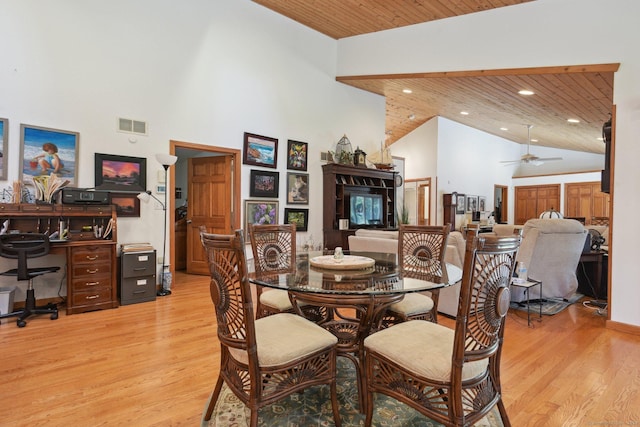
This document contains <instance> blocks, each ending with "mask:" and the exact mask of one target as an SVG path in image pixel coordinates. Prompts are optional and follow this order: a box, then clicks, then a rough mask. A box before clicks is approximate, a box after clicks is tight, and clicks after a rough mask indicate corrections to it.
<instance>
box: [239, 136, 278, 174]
mask: <svg viewBox="0 0 640 427" xmlns="http://www.w3.org/2000/svg"><path fill="white" fill-rule="evenodd" d="M243 148H244V150H243V157H242V163H244V164H245V165H254V166H264V167H266V168H273V169H276V168H277V166H278V140H277V139H276V138H269V137H268V136H261V135H255V134H253V133H248V132H245V133H244V147H243Z"/></svg>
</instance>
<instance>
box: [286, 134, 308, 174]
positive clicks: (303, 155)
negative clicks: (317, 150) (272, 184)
mask: <svg viewBox="0 0 640 427" xmlns="http://www.w3.org/2000/svg"><path fill="white" fill-rule="evenodd" d="M308 146H309V144H307V143H306V142H300V141H293V140H291V139H290V140H289V141H287V169H292V170H298V171H306V170H307V150H308Z"/></svg>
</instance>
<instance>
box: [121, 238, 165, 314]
mask: <svg viewBox="0 0 640 427" xmlns="http://www.w3.org/2000/svg"><path fill="white" fill-rule="evenodd" d="M118 290H119V292H118V293H119V296H120V305H127V304H136V303H139V302H147V301H154V300H155V299H156V251H155V250H153V251H145V252H124V253H122V254H121V255H120V286H119V288H118Z"/></svg>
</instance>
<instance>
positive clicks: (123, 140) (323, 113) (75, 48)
mask: <svg viewBox="0 0 640 427" xmlns="http://www.w3.org/2000/svg"><path fill="white" fill-rule="evenodd" d="M0 10H2V13H0V46H1V47H2V49H1V51H2V61H1V63H0V117H3V118H8V119H9V141H8V146H9V147H8V150H6V151H5V156H8V157H7V158H8V165H9V170H8V180H7V181H6V182H0V187H6V186H9V185H10V183H11V182H12V181H13V180H16V179H18V178H19V176H18V173H19V171H18V167H17V165H18V159H19V145H20V135H19V129H20V123H26V124H31V125H38V126H45V127H50V128H56V129H65V130H73V131H77V132H79V133H80V143H79V146H80V150H79V156H78V160H79V161H78V164H79V166H78V173H79V180H78V186H80V187H93V186H94V167H93V164H94V163H93V162H94V153H96V152H99V153H107V154H123V155H129V156H136V157H145V158H147V187H148V188H149V189H155V185H156V184H157V172H158V171H160V170H162V168H161V166H160V165H159V164H158V163H157V162H156V161H155V158H154V153H156V152H168V149H169V140H171V139H174V140H179V141H185V142H193V143H198V144H206V145H211V146H220V147H230V148H238V149H240V148H242V141H243V133H244V132H252V133H257V134H260V135H266V136H270V137H275V138H278V139H279V146H278V169H277V170H278V172H279V173H280V198H279V200H280V218H282V215H283V212H284V208H285V207H286V203H285V200H286V199H285V192H286V173H287V171H286V161H285V159H286V157H285V156H286V148H287V139H295V140H299V141H305V142H308V143H309V159H308V160H309V165H308V173H309V175H310V179H309V181H310V191H311V195H312V197H311V200H310V203H309V206H308V208H309V209H310V214H309V222H310V224H309V232H308V233H300V238H301V239H306V238H308V236H309V235H312V236H313V239H314V240H315V241H316V242H319V241H320V240H321V239H322V191H321V188H322V174H321V168H320V152H321V151H327V150H330V149H334V147H335V144H336V142H337V141H338V140H339V139H340V137H341V136H342V135H343V134H344V133H346V134H347V135H348V136H349V138H350V139H351V142H352V143H353V144H354V147H355V146H356V145H358V144H359V145H360V146H367V145H371V146H379V141H380V135H384V114H385V106H384V99H383V98H382V97H380V96H378V95H373V94H370V93H367V92H364V91H361V90H358V89H355V88H352V87H349V86H347V85H344V84H341V83H337V82H336V81H335V66H336V50H337V43H336V41H335V40H333V39H330V38H328V37H326V36H323V35H321V34H319V33H317V32H315V31H312V30H309V29H307V28H305V27H303V26H301V25H299V24H296V23H294V22H292V21H290V20H289V19H287V18H284V17H283V16H281V15H278V14H276V13H273V12H271V11H269V10H268V9H266V8H264V7H262V6H259V5H257V4H255V3H253V2H250V1H247V0H244V1H237V0H214V1H211V0H189V1H188V2H186V3H185V2H175V1H171V0H137V1H135V2H130V1H127V0H114V1H110V2H103V1H97V0H87V1H77V0H57V1H55V2H41V1H37V0H0ZM117 117H126V118H132V119H138V120H145V121H147V122H148V124H149V135H148V136H137V137H136V142H135V143H131V142H129V137H130V135H128V134H124V133H119V132H117V131H116V118H117ZM250 169H252V167H249V166H243V167H242V175H243V177H247V178H248V176H249V171H250ZM248 185H249V184H248V179H246V180H243V188H242V198H243V199H245V198H248V197H249V188H248ZM185 190H186V189H185ZM295 207H298V208H301V207H305V208H306V207H307V206H301V205H296V206H295ZM162 226H163V216H162V211H158V210H155V209H153V207H152V206H151V204H149V205H148V206H147V205H143V206H142V208H141V218H121V219H119V220H118V240H119V242H120V243H125V242H138V241H150V243H151V244H152V245H153V246H154V247H156V248H158V249H159V248H160V247H161V246H162V232H161V230H162ZM160 252H161V251H160V250H159V253H160ZM0 268H1V266H0ZM0 286H2V284H0ZM57 289H58V286H57V284H56V283H52V284H50V288H49V289H48V290H47V292H39V296H41V297H48V296H53V295H55V294H56V293H57ZM63 289H64V287H63ZM63 292H64V291H63ZM16 298H19V299H21V298H23V294H22V293H21V292H19V293H18V295H16Z"/></svg>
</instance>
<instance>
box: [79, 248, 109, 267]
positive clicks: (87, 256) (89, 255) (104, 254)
mask: <svg viewBox="0 0 640 427" xmlns="http://www.w3.org/2000/svg"><path fill="white" fill-rule="evenodd" d="M71 260H72V262H73V264H74V265H75V264H95V263H98V262H101V261H102V262H106V263H109V264H111V247H110V246H98V245H96V246H81V247H77V248H73V250H72V251H71Z"/></svg>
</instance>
